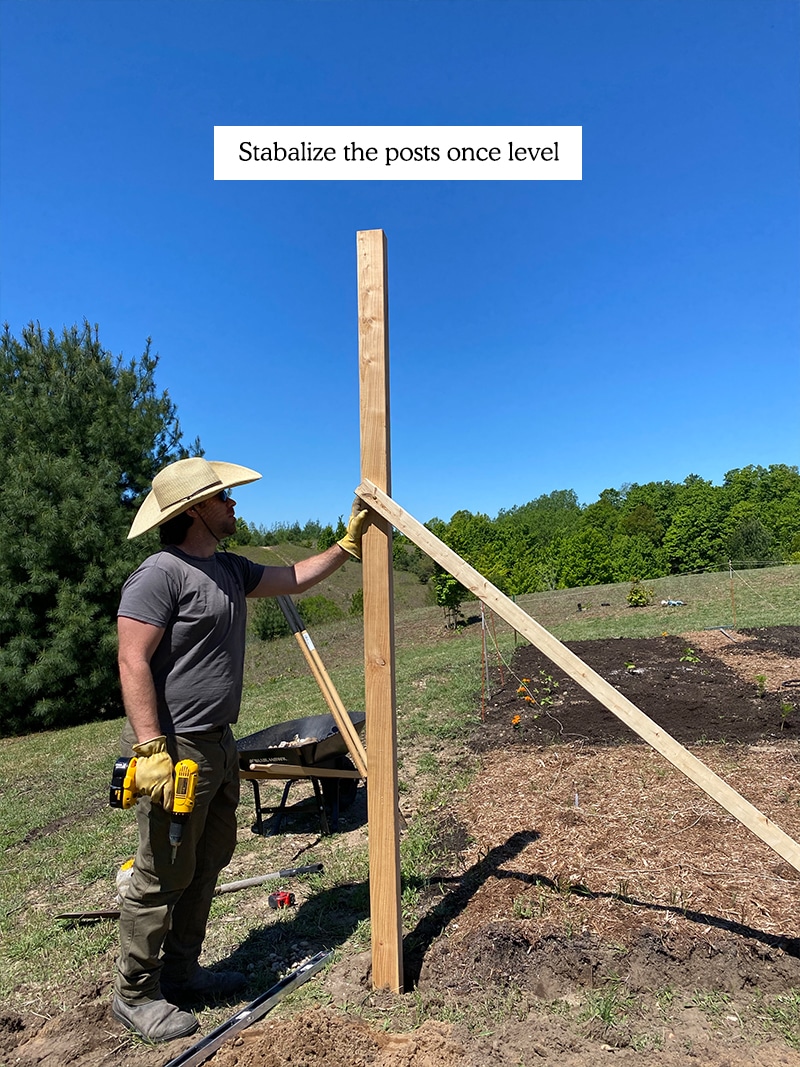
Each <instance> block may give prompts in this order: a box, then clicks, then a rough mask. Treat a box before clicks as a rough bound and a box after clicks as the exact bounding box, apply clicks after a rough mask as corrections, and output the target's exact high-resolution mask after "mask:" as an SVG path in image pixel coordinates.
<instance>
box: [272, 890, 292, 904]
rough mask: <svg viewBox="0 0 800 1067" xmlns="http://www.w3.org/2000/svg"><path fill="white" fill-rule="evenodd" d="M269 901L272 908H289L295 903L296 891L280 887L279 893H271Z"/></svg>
mask: <svg viewBox="0 0 800 1067" xmlns="http://www.w3.org/2000/svg"><path fill="white" fill-rule="evenodd" d="M267 903H268V904H269V906H270V907H271V908H289V907H291V906H292V904H294V893H287V892H286V890H285V889H280V890H279V891H278V892H277V893H270V895H269V896H268V897H267Z"/></svg>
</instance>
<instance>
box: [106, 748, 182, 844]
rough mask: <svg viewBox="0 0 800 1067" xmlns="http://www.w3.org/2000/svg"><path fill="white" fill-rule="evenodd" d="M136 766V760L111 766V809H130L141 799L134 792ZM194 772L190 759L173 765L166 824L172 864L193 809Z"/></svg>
mask: <svg viewBox="0 0 800 1067" xmlns="http://www.w3.org/2000/svg"><path fill="white" fill-rule="evenodd" d="M136 763H137V757H136V756H122V757H120V759H118V760H117V762H116V763H115V764H114V771H113V773H112V775H111V790H110V792H109V797H108V802H109V804H110V805H111V807H112V808H131V807H133V805H134V804H135V803H136V801H137V800H138V798H139V797H140V796H141V793H139V792H138V791H137V789H136ZM197 772H198V767H197V764H196V763H195V761H194V760H192V759H182V760H178V762H177V763H176V764H175V799H174V801H173V804H172V819H171V820H170V824H169V843H170V845H171V846H172V861H173V863H174V862H175V856H176V855H177V852H178V846H179V845H180V843H181V837H182V836H183V828H184V826H185V825H186V823H187V822H188V821H189V816H190V815H191V813H192V809H193V808H194V798H195V793H196V792H197Z"/></svg>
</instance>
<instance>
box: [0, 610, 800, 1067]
mask: <svg viewBox="0 0 800 1067" xmlns="http://www.w3.org/2000/svg"><path fill="white" fill-rule="evenodd" d="M569 647H571V648H572V649H573V651H575V652H576V653H577V654H578V655H579V656H580V657H581V658H582V659H583V660H585V662H587V663H588V664H589V665H590V666H591V667H593V668H594V669H595V670H596V671H597V672H598V673H599V674H600V675H602V676H603V677H604V678H606V679H607V680H609V681H610V682H611V683H612V684H614V685H615V686H616V687H617V688H618V689H619V690H620V691H621V692H622V693H624V694H625V695H626V696H628V697H629V698H630V699H631V700H632V701H633V702H634V703H635V704H636V705H637V706H638V707H639V708H640V709H641V710H642V711H644V712H645V713H646V714H647V715H649V716H650V717H651V718H652V719H653V720H655V722H657V723H658V724H659V725H660V726H661V727H662V728H663V729H665V730H666V731H667V732H668V733H670V734H671V735H672V736H673V737H675V738H676V739H677V740H678V741H680V742H681V743H682V744H683V745H685V746H686V747H687V748H688V749H689V750H690V751H691V752H693V753H694V754H695V755H696V756H698V758H699V759H701V760H702V761H703V762H704V763H705V764H706V765H707V766H709V767H710V768H711V769H712V770H713V771H715V772H716V773H717V774H718V775H719V776H720V777H721V778H723V779H724V780H725V781H727V782H728V783H729V784H730V785H732V786H733V787H734V789H736V790H737V791H738V792H740V793H741V794H742V795H743V796H745V797H746V798H747V799H748V800H749V801H750V802H751V803H753V804H754V805H755V806H756V807H757V808H759V809H760V810H761V811H762V812H764V813H765V815H767V816H768V817H769V818H770V819H771V820H773V822H774V823H776V824H777V825H779V826H780V827H781V828H782V829H783V830H784V831H786V833H787V834H789V835H790V836H791V837H792V838H794V839H797V838H798V837H800V786H799V785H798V759H799V758H800V744H799V743H798V741H799V740H800V686H798V685H796V684H793V683H797V680H798V678H800V659H798V653H799V652H800V627H776V628H773V629H768V630H757V631H751V632H746V631H736V632H732V631H727V632H726V631H707V632H703V633H697V634H685V635H682V636H680V637H674V636H673V637H666V636H665V637H663V638H657V639H649V640H629V639H617V640H604V641H592V642H573V643H570V645H569ZM526 696H528V697H531V698H532V699H531V700H527V701H526V700H525V697H526ZM470 748H471V751H472V758H473V759H478V760H479V761H480V768H481V769H480V773H479V774H478V775H477V777H476V778H475V780H474V782H473V784H472V786H471V787H470V789H469V791H468V793H467V794H466V795H465V796H464V797H463V798H462V799H460V800H459V801H458V802H457V803H455V804H454V805H453V807H452V808H451V810H449V811H448V812H446V813H445V814H444V815H443V817H442V820H441V824H440V826H439V844H438V847H439V848H440V849H441V850H442V852H443V853H444V854H445V855H446V856H447V857H448V859H447V861H446V863H445V864H444V865H443V868H442V870H441V877H440V878H439V879H437V880H435V881H434V882H433V883H432V884H430V885H429V886H427V887H426V888H425V889H424V891H423V907H422V909H421V914H422V917H421V918H420V919H419V921H418V922H417V925H416V927H415V928H414V929H412V930H410V931H409V932H408V933H407V935H406V938H405V974H406V983H407V988H408V991H407V992H406V993H405V994H403V995H393V994H391V993H389V992H385V991H377V992H376V991H374V990H373V989H372V988H371V976H370V957H369V953H364V954H362V955H356V956H350V957H348V958H345V959H342V960H340V961H338V962H337V963H336V964H335V965H334V966H332V967H331V968H330V969H329V970H327V971H326V972H324V973H322V974H320V975H318V976H317V977H315V978H313V979H312V980H311V982H310V983H309V985H311V984H312V983H314V984H315V985H316V987H317V993H318V996H317V997H316V999H315V1002H314V1006H311V1007H305V1008H302V1009H301V1010H300V1011H299V1012H298V1011H296V1010H295V1011H294V1012H292V1011H291V1010H290V1009H288V1008H284V1007H281V1008H280V1009H278V1010H277V1011H276V1012H274V1013H273V1014H271V1015H269V1016H267V1017H266V1018H265V1019H264V1020H262V1021H260V1022H258V1023H256V1024H254V1025H253V1026H251V1027H250V1028H248V1029H247V1030H245V1031H243V1032H242V1033H241V1035H240V1036H238V1037H237V1038H235V1039H233V1040H231V1041H230V1042H228V1043H227V1044H226V1045H224V1046H223V1047H222V1048H221V1049H220V1050H219V1051H218V1052H217V1053H216V1054H215V1055H214V1057H213V1059H211V1060H210V1061H209V1062H211V1063H212V1064H213V1065H214V1067H288V1065H292V1067H311V1065H316V1064H321V1063H323V1062H324V1063H325V1064H327V1065H330V1067H339V1065H341V1067H345V1065H347V1067H367V1065H375V1067H406V1065H409V1067H410V1065H415V1067H434V1065H436V1067H479V1065H480V1067H483V1065H485V1064H487V1063H489V1062H491V1063H493V1064H498V1065H499V1067H519V1065H525V1067H530V1065H531V1064H534V1063H540V1062H545V1061H549V1062H551V1063H556V1062H557V1063H558V1064H559V1067H577V1065H579V1064H580V1065H585V1064H587V1063H592V1064H600V1065H604V1064H611V1063H612V1062H613V1063H614V1064H615V1065H616V1064H623V1065H631V1064H634V1063H636V1064H639V1063H642V1062H644V1058H645V1057H646V1058H647V1062H648V1064H655V1065H656V1067H678V1065H681V1067H683V1065H686V1064H692V1065H697V1067H745V1065H748V1067H750V1065H751V1064H758V1065H760V1067H778V1065H792V1067H794V1065H800V1047H799V1045H798V1042H800V939H799V938H798V929H797V904H798V900H797V898H798V890H800V874H798V872H797V871H796V870H795V869H794V867H792V866H791V865H790V864H789V863H787V862H786V861H785V860H783V859H782V858H781V857H780V856H779V855H778V854H777V853H776V852H774V851H773V850H771V849H770V848H769V847H767V846H766V845H765V844H763V843H762V842H761V841H760V840H758V839H757V838H756V837H754V836H753V835H752V834H751V833H749V832H748V831H747V830H745V829H744V828H743V827H742V826H741V825H740V824H739V823H738V822H737V821H736V820H735V819H734V818H733V817H732V816H730V815H729V814H728V813H727V812H726V811H725V810H724V809H722V808H720V807H719V806H718V805H717V804H716V803H715V802H714V801H713V800H712V799H711V798H710V797H709V796H707V795H706V793H704V792H703V791H701V790H700V789H699V788H697V787H696V786H695V785H694V784H693V783H691V782H689V781H688V780H687V779H686V778H685V777H684V776H683V775H681V774H680V773H679V772H678V771H677V770H675V769H674V768H673V767H672V766H671V765H670V764H669V763H667V762H666V761H665V760H664V758H663V757H662V756H660V755H659V754H658V753H656V752H655V751H654V750H653V749H651V748H650V747H649V746H647V745H645V744H644V743H643V742H642V741H641V740H640V739H639V738H638V737H637V735H635V734H634V733H633V732H632V731H631V730H630V729H629V728H628V727H626V726H624V725H623V724H622V723H621V722H619V720H617V719H616V717H615V716H613V715H612V714H611V713H610V712H608V711H606V710H605V709H604V708H602V707H601V706H600V705H599V704H598V703H597V702H596V701H595V700H593V699H592V698H590V697H589V696H588V695H587V693H586V692H585V691H584V690H583V689H582V688H581V687H579V686H578V685H577V684H575V683H574V682H573V681H572V680H571V679H569V678H567V677H566V676H564V675H563V674H560V673H559V672H558V671H557V670H556V669H555V668H554V667H553V666H552V664H550V662H549V661H548V660H546V659H545V658H544V657H542V656H541V655H540V654H539V653H538V652H537V651H536V650H535V649H534V648H532V647H530V646H525V647H520V648H519V649H517V652H516V656H515V659H514V661H513V663H512V665H511V668H510V669H509V668H507V667H506V668H504V672H503V678H502V681H501V682H500V683H499V685H498V687H497V691H496V692H494V693H493V695H492V696H491V697H490V698H489V699H488V700H485V701H484V704H483V707H482V722H481V724H480V726H479V727H478V728H477V730H476V731H475V733H474V735H473V736H472V738H471V739H470ZM343 831H344V832H343V833H342V835H341V836H342V839H343V841H344V842H345V844H346V843H347V841H348V837H349V834H350V833H363V827H362V828H361V829H359V828H358V827H354V828H350V829H349V828H348V827H347V826H344V827H343ZM312 858H313V857H312ZM299 862H310V860H306V859H303V860H300V861H299ZM306 935H307V939H306V941H305V942H304V945H305V949H306V951H307V952H308V953H309V954H311V953H312V952H314V951H318V950H319V949H320V948H323V947H325V948H333V947H335V946H333V945H326V944H325V941H324V934H323V933H322V932H321V931H319V930H311V929H309V930H308V931H306ZM108 981H109V976H103V978H102V979H101V980H99V981H98V983H97V985H96V986H92V987H90V988H76V989H71V990H62V991H61V1001H62V1002H61V1004H60V1006H59V1007H58V1008H56V1006H55V1005H54V1011H53V1013H52V1015H51V1017H50V1018H49V1019H47V1020H45V1019H42V1018H39V1019H35V1018H31V1017H30V1016H29V1015H26V1016H21V1015H18V1014H13V1013H8V1014H6V1015H2V1012H1V1011H0V1065H2V1067H11V1065H21V1067H32V1065H34V1064H36V1065H42V1067H56V1065H58V1067H61V1065H73V1064H80V1065H85V1067H108V1065H111V1064H114V1065H115V1067H125V1065H131V1067H160V1065H163V1064H165V1063H167V1062H168V1060H169V1059H170V1057H177V1056H178V1055H179V1054H180V1053H181V1052H182V1051H183V1050H184V1049H186V1048H188V1047H190V1046H192V1044H193V1043H194V1042H195V1041H196V1040H197V1036H196V1037H194V1038H189V1039H186V1040H184V1041H182V1042H174V1043H173V1044H171V1045H169V1046H166V1047H161V1048H148V1047H147V1046H143V1045H141V1044H136V1043H135V1042H133V1041H132V1040H131V1038H130V1037H129V1035H126V1034H125V1032H124V1031H123V1030H122V1028H121V1027H120V1026H119V1025H118V1024H117V1023H116V1022H115V1021H114V1020H113V1018H112V1017H111V1015H110V1013H109V1010H108V1003H109V984H108ZM253 995H256V994H255V993H254V994H253ZM235 1010H236V1006H233V1007H232V1008H231V1013H233V1012H234V1011H235ZM201 1022H202V1023H203V1030H204V1031H205V1032H208V1030H209V1029H210V1026H209V1025H208V1020H207V1019H206V1018H205V1017H204V1015H202V1014H201Z"/></svg>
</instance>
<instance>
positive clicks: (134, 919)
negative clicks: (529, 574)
mask: <svg viewBox="0 0 800 1067" xmlns="http://www.w3.org/2000/svg"><path fill="white" fill-rule="evenodd" d="M135 740H136V739H135V737H134V735H133V731H132V730H131V729H130V726H127V725H126V727H125V729H124V730H123V733H122V754H123V755H124V756H130V755H131V754H132V749H131V745H132V744H133V743H135ZM167 747H168V748H169V752H170V755H171V756H172V759H173V762H177V761H178V760H181V759H193V760H195V762H196V763H197V765H198V780H197V796H196V799H195V806H194V810H193V811H192V814H191V816H190V818H189V820H188V822H187V823H186V824H185V826H184V828H183V837H182V840H181V844H180V847H179V848H178V852H177V856H176V858H175V861H174V862H173V861H172V849H171V847H170V844H169V823H170V815H169V813H168V812H165V811H164V809H163V808H162V807H161V806H160V805H159V804H151V803H150V799H149V798H148V797H141V798H140V799H139V800H138V801H137V803H136V819H137V822H138V826H139V848H138V851H137V853H136V859H135V862H134V866H133V875H132V877H131V881H130V885H129V889H128V892H127V895H126V896H125V897H124V898H123V900H122V904H121V915H120V923H119V931H120V953H119V958H118V960H117V980H116V991H117V993H118V994H119V996H120V997H122V999H123V1000H126V1001H129V1002H134V1001H136V1000H141V999H148V998H151V997H155V996H158V994H159V982H160V978H161V972H162V968H163V970H164V973H165V976H166V975H168V976H169V979H170V981H171V982H173V983H175V982H180V981H181V980H182V979H183V978H185V977H186V976H187V975H188V974H189V973H190V972H191V971H192V969H193V967H194V965H195V964H196V962H197V960H198V959H199V956H200V951H201V949H202V946H203V940H204V938H205V934H206V924H207V922H208V914H209V911H210V910H211V901H212V899H213V896H214V887H215V886H216V882H217V876H218V875H219V872H220V871H221V870H222V869H223V867H226V866H227V865H228V864H229V863H230V861H231V857H232V856H233V851H234V848H235V846H236V806H237V804H238V801H239V764H238V755H237V751H236V742H235V741H234V738H233V734H232V733H231V729H230V727H229V726H224V727H221V728H220V729H217V730H209V731H202V732H195V733H190V734H189V733H187V734H181V735H177V736H172V737H168V738H167Z"/></svg>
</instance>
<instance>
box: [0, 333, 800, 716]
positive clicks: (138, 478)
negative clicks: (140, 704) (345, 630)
mask: <svg viewBox="0 0 800 1067" xmlns="http://www.w3.org/2000/svg"><path fill="white" fill-rule="evenodd" d="M157 367H158V356H157V355H154V354H153V353H152V352H151V348H150V342H149V341H148V342H147V343H146V345H145V348H144V351H143V354H142V355H141V356H140V357H139V358H138V359H129V360H123V358H122V357H121V356H120V357H117V356H114V355H112V354H111V353H110V352H109V351H107V350H106V349H105V348H104V347H103V346H102V344H101V343H100V338H99V330H98V328H97V326H90V325H89V323H88V322H84V323H83V325H82V326H72V327H70V328H67V329H64V330H63V331H62V333H61V334H60V335H57V334H56V333H55V332H54V331H52V330H50V331H47V332H46V331H44V330H43V329H42V328H41V327H40V326H39V325H37V324H33V323H31V324H30V325H29V326H27V327H26V328H25V329H24V330H23V331H22V333H21V336H20V337H19V338H17V337H14V336H13V335H12V334H11V332H10V329H9V327H8V326H6V327H5V328H4V330H3V332H2V335H0V544H2V552H0V733H1V734H6V735H7V734H12V733H20V732H26V731H31V730H37V729H45V728H63V727H65V726H69V725H73V724H76V723H81V722H89V721H93V720H95V719H99V718H104V717H115V716H118V715H120V714H121V713H122V705H121V698H120V693H119V685H118V678H117V668H116V610H117V605H118V602H119V594H120V589H121V587H122V583H123V582H124V580H125V578H126V577H127V576H128V574H130V572H131V571H132V570H133V569H134V568H135V567H136V566H137V565H138V564H139V563H140V562H141V560H142V559H143V558H144V557H145V556H146V555H148V554H149V553H150V552H153V551H155V550H156V548H157V547H158V537H157V535H156V534H155V533H151V534H148V535H146V536H145V537H143V538H139V539H137V540H136V541H134V542H131V541H128V540H127V532H128V529H129V527H130V523H131V521H132V518H133V515H134V513H135V510H136V508H137V507H138V505H139V503H140V502H141V500H142V499H143V497H144V495H145V494H146V492H147V491H148V489H149V486H150V483H151V481H152V478H153V476H154V475H155V474H156V472H157V471H158V470H159V469H160V468H161V467H163V466H164V465H165V464H166V463H169V462H171V461H173V460H176V459H182V458H185V457H186V456H189V455H202V448H201V445H200V441H199V439H195V440H194V441H193V442H192V443H190V444H188V445H186V444H184V441H183V433H182V430H181V427H180V423H179V420H178V417H177V408H176V405H175V403H174V402H173V401H172V399H171V398H170V396H169V395H168V393H167V392H166V391H159V390H158V388H157V387H156V380H155V376H156V369H157ZM427 525H428V527H429V528H430V529H431V531H432V532H433V533H435V534H436V535H437V536H439V537H440V538H441V539H442V540H443V541H445V542H446V543H447V544H448V545H450V547H452V548H453V549H455V551H456V552H458V553H459V555H461V556H463V557H464V558H465V559H466V560H467V561H468V562H469V563H471V564H472V565H473V566H474V567H476V568H477V569H478V570H479V571H480V572H481V573H482V574H484V575H485V576H486V577H487V578H488V579H489V580H490V581H491V582H493V583H494V584H495V585H497V586H498V587H499V588H500V589H502V590H503V591H504V592H506V593H507V594H509V595H514V594H518V593H527V592H534V591H537V590H542V589H554V588H558V587H572V586H580V585H587V584H591V585H594V584H599V583H605V582H616V581H626V580H629V579H634V578H639V579H647V578H655V577H659V576H661V575H667V574H675V573H683V572H688V571H695V570H702V569H707V568H710V567H718V566H723V565H727V561H728V560H729V559H731V560H733V561H734V565H735V566H761V565H764V564H765V563H769V562H772V561H779V560H787V561H791V562H800V476H799V475H798V469H797V467H788V466H785V465H781V464H777V465H773V466H770V467H767V468H764V467H755V466H751V467H745V468H742V469H740V470H734V471H730V472H729V473H728V474H726V476H725V479H724V482H723V484H722V485H721V486H713V485H712V484H711V483H710V482H708V481H705V480H703V479H702V478H698V477H697V476H695V475H690V476H689V477H687V478H686V479H685V480H684V481H683V482H681V483H678V484H676V483H672V482H650V483H648V484H646V485H629V486H624V487H622V488H621V489H607V490H605V491H604V492H603V493H601V494H600V498H599V499H598V500H597V501H595V502H593V503H591V504H588V505H586V506H582V505H581V504H579V502H578V500H577V497H576V495H575V493H574V491H573V490H571V489H565V490H558V491H556V492H553V493H549V494H545V495H543V496H540V497H538V498H537V499H535V500H532V501H530V502H529V503H527V504H522V505H519V506H516V507H512V508H510V509H509V510H506V511H501V512H500V513H499V514H498V515H497V516H496V517H495V518H493V519H492V518H489V517H488V516H487V515H483V514H472V513H471V512H469V511H458V512H456V514H455V515H453V516H452V518H451V519H450V520H449V521H447V522H445V521H443V520H441V519H438V518H434V519H432V520H430V522H429V523H428V524H427ZM344 532H345V525H344V520H343V517H342V516H339V518H338V521H337V522H336V523H330V524H325V525H322V524H320V523H319V522H317V521H308V522H306V523H305V524H304V525H302V526H301V525H300V523H292V524H278V525H276V526H274V527H272V528H271V529H266V528H264V527H262V526H256V525H251V524H248V523H247V522H246V520H244V519H239V520H238V522H237V529H236V534H235V536H234V538H232V539H231V543H232V544H239V545H252V544H262V545H269V544H277V543H280V542H283V541H291V542H295V543H298V544H303V545H306V546H307V547H308V548H309V549H324V548H327V547H328V546H329V545H331V544H333V543H334V541H336V540H338V539H339V538H340V537H342V536H343V535H344ZM394 560H395V565H396V566H397V567H398V568H406V569H408V570H411V571H413V572H414V573H415V574H416V575H417V577H418V578H419V579H420V580H421V581H423V582H425V583H429V584H430V586H431V589H432V590H433V591H434V593H435V598H436V600H437V602H439V603H441V604H442V605H443V606H445V607H446V606H447V604H448V602H449V600H452V598H453V596H454V595H455V594H458V588H457V583H454V579H452V578H451V577H450V576H449V575H446V574H444V573H443V572H442V571H441V569H440V568H437V567H436V566H435V565H434V564H433V563H432V561H431V560H429V559H428V558H427V557H425V556H423V555H422V554H421V553H420V552H419V550H418V549H416V547H415V546H414V545H413V544H411V543H410V542H409V541H407V540H406V539H405V538H403V537H402V536H400V535H397V536H396V538H395V542H394ZM324 607H325V605H321V609H322V608H324ZM357 609H358V605H353V606H352V610H354V611H355V610H357ZM265 625H266V626H269V625H271V624H270V623H269V622H268V620H265Z"/></svg>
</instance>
